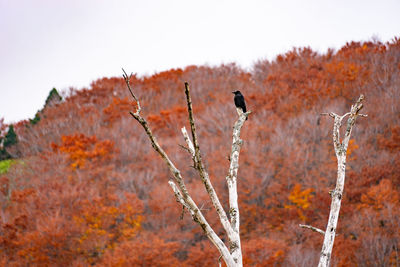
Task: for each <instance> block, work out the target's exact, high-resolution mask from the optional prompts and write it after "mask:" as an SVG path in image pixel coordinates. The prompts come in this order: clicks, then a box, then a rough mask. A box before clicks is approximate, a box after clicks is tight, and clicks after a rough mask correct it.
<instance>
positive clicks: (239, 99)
mask: <svg viewBox="0 0 400 267" xmlns="http://www.w3.org/2000/svg"><path fill="white" fill-rule="evenodd" d="M232 94H235V96H234V98H233V100H234V101H235V106H236V110H237V113H238V114H239V116H240V115H241V114H242V113H245V112H246V103H245V102H244V97H243V95H242V93H241V92H240V91H235V92H232ZM246 120H247V118H246Z"/></svg>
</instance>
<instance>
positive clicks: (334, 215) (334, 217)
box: [301, 95, 367, 267]
mask: <svg viewBox="0 0 400 267" xmlns="http://www.w3.org/2000/svg"><path fill="white" fill-rule="evenodd" d="M363 100H364V95H360V97H359V98H358V100H357V101H356V103H355V104H354V105H352V106H351V109H350V112H348V113H346V114H344V115H342V116H339V115H337V114H335V113H333V112H330V113H322V114H321V115H329V116H330V117H332V118H333V119H334V124H333V133H332V138H333V145H334V148H335V154H336V158H337V162H338V170H337V178H336V187H335V189H334V190H332V191H330V195H331V197H332V202H331V208H330V212H329V219H328V224H327V227H326V230H325V232H323V231H322V230H320V231H317V232H320V233H321V231H322V232H323V233H324V243H323V245H322V250H321V255H320V259H319V264H318V266H319V267H328V266H329V262H330V259H331V254H332V248H333V243H334V241H335V236H336V229H337V223H338V218H339V212H340V206H341V201H342V196H343V189H344V182H345V172H346V155H347V148H348V145H349V141H350V136H351V131H352V129H353V126H354V124H355V122H356V119H357V117H358V116H362V117H367V115H363V114H359V112H360V110H361V109H362V108H363V104H362V101H363ZM346 116H349V118H348V119H347V125H346V131H345V134H344V137H343V140H342V141H340V127H341V126H342V120H343V119H344V118H345V117H346ZM301 227H304V226H301ZM305 228H309V229H312V228H311V227H305ZM312 230H316V229H312ZM318 230H319V229H318Z"/></svg>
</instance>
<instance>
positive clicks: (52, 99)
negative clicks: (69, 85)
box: [44, 88, 62, 108]
mask: <svg viewBox="0 0 400 267" xmlns="http://www.w3.org/2000/svg"><path fill="white" fill-rule="evenodd" d="M61 100H62V97H61V96H60V94H59V93H58V91H57V89H56V88H53V89H51V91H50V93H49V95H48V96H47V99H46V103H45V104H44V107H45V108H46V107H47V106H49V105H51V104H53V103H58V102H60V101H61Z"/></svg>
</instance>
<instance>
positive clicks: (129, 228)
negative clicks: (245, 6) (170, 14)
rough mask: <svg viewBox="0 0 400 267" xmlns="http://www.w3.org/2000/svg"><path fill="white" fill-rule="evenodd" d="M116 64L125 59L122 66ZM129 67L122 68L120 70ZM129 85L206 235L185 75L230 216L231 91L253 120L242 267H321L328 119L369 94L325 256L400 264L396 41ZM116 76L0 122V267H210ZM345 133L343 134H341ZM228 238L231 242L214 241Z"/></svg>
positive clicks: (176, 73) (242, 186)
mask: <svg viewBox="0 0 400 267" xmlns="http://www.w3.org/2000/svg"><path fill="white" fill-rule="evenodd" d="M121 67H124V66H121ZM127 71H129V70H127ZM130 82H131V85H132V86H133V89H134V91H135V93H136V94H137V96H138V98H139V99H140V104H141V105H142V111H141V114H142V115H143V116H145V117H146V118H147V120H148V122H149V125H150V126H151V128H152V130H153V134H154V135H155V136H156V138H157V140H158V142H159V143H160V145H161V146H162V148H163V149H164V150H165V151H166V152H167V153H168V155H169V156H170V157H171V160H173V161H174V162H175V163H176V165H177V167H179V169H180V170H181V172H182V176H183V177H184V178H185V182H186V186H187V188H188V190H189V191H190V194H191V195H192V197H193V198H194V199H195V200H196V202H197V203H198V205H199V207H200V208H201V211H202V212H203V213H204V215H205V216H206V217H207V220H208V222H209V223H210V224H211V225H212V227H213V229H214V230H215V232H216V233H217V234H218V235H220V236H221V237H222V238H224V231H223V228H222V226H221V224H220V222H219V220H218V217H217V215H216V213H215V210H214V209H213V207H212V204H211V202H210V199H209V197H208V195H207V192H206V191H205V190H204V185H203V184H202V183H201V180H200V178H199V175H198V174H197V172H196V171H195V170H194V168H193V167H192V165H193V163H192V162H191V158H190V157H189V156H188V153H187V151H185V149H183V148H182V146H183V145H185V141H184V139H183V138H182V134H181V132H180V129H181V127H183V126H186V128H187V129H190V125H189V122H188V119H187V117H188V113H187V106H186V99H185V86H184V82H188V83H189V84H190V88H191V94H192V103H193V112H194V116H195V118H196V123H197V134H198V139H199V146H200V149H201V152H202V157H203V161H204V165H205V168H206V169H207V171H208V173H209V175H210V179H211V181H212V183H213V186H214V188H215V190H216V192H217V194H218V196H219V198H220V200H221V203H222V205H223V206H224V208H225V209H226V210H228V209H229V207H228V191H227V184H226V179H225V177H226V176H227V171H228V168H229V160H230V159H229V155H230V149H231V145H232V127H233V124H234V122H235V121H236V120H237V118H238V115H237V113H236V109H235V106H234V104H233V94H232V93H231V92H232V91H236V90H240V91H241V92H242V93H243V95H244V96H245V98H246V104H247V108H248V110H251V114H250V115H249V117H248V120H247V121H246V122H245V124H244V126H243V128H242V131H241V138H242V139H243V142H244V143H243V145H242V148H241V153H240V160H239V164H240V168H239V173H238V195H239V209H240V231H241V232H240V237H241V244H242V250H243V264H244V266H304V267H306V266H316V265H317V264H318V259H319V255H320V252H321V246H322V242H323V236H322V235H321V234H319V233H316V232H313V231H310V230H309V229H304V228H300V227H299V224H308V225H313V226H315V227H318V228H320V229H325V227H326V224H327V220H328V214H329V207H330V203H331V196H330V194H329V192H330V190H332V189H334V187H335V183H336V172H337V162H336V157H335V151H334V147H333V143H332V127H333V120H332V118H330V117H329V116H321V113H324V112H335V113H337V114H344V113H346V112H348V111H349V109H350V107H351V105H352V104H353V103H354V101H355V100H356V99H357V98H358V97H359V96H360V95H361V94H364V96H365V100H364V103H363V104H364V108H363V110H362V111H363V113H364V114H368V117H363V118H359V119H357V122H356V124H355V125H354V129H353V132H352V135H351V139H350V142H349V147H348V151H347V166H346V181H345V186H344V194H343V199H342V207H341V210H340V217H339V222H338V228H337V236H336V239H335V243H334V246H333V252H332V259H331V266H400V251H399V250H400V227H399V221H400V167H399V166H400V39H399V38H394V39H393V40H392V41H390V42H387V43H381V42H379V41H367V42H351V43H347V44H346V45H345V46H343V47H342V48H341V49H339V50H337V51H335V50H328V51H327V52H326V53H323V54H321V53H317V52H315V51H313V50H311V49H310V48H293V49H292V50H291V51H288V52H287V53H286V54H282V55H278V56H277V57H276V58H275V59H274V60H271V61H270V60H259V61H258V62H256V63H254V65H253V67H252V68H251V69H249V70H246V69H243V68H241V67H240V66H238V65H236V64H233V63H232V64H225V65H220V66H212V67H211V66H187V67H185V68H183V69H171V70H168V71H164V72H160V73H156V74H154V75H149V76H137V75H133V76H132V77H131V79H130ZM135 108H136V106H135V103H134V101H132V97H131V95H130V93H129V90H128V89H127V87H126V84H125V81H124V79H123V78H122V71H121V77H112V78H101V79H98V80H96V81H94V82H93V83H92V84H91V86H90V87H89V88H83V89H79V90H76V89H70V90H69V91H57V90H56V89H53V90H51V91H50V93H49V97H48V98H47V99H46V101H45V103H44V106H43V108H42V109H40V110H39V111H38V112H37V113H36V114H34V116H32V119H30V120H26V121H20V122H17V123H15V124H13V125H7V124H6V123H4V120H2V119H1V118H0V160H1V161H0V204H1V209H0V266H90V265H93V266H218V263H219V257H220V254H219V253H218V250H217V249H216V248H215V247H214V246H213V244H212V243H211V242H210V241H209V240H208V239H207V237H206V236H205V235H204V233H203V231H202V229H201V227H199V225H198V224H196V223H195V222H193V220H192V217H191V216H190V214H189V213H187V212H184V211H183V210H182V205H180V204H179V203H177V202H176V199H175V197H174V194H173V192H172V190H171V188H170V186H169V185H168V180H170V179H171V174H170V172H169V171H168V168H167V166H166V165H165V164H164V162H163V161H162V160H161V158H160V157H159V155H158V154H157V153H156V152H155V151H154V150H153V148H152V146H151V143H150V141H149V140H148V138H147V136H146V133H145V132H144V131H143V128H142V127H141V126H140V124H139V123H137V121H135V119H133V118H132V116H130V115H129V112H130V111H133V110H134V109H135ZM343 131H344V130H343ZM223 240H224V241H226V239H223Z"/></svg>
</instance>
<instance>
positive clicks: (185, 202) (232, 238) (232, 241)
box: [123, 70, 250, 267]
mask: <svg viewBox="0 0 400 267" xmlns="http://www.w3.org/2000/svg"><path fill="white" fill-rule="evenodd" d="M123 72H124V74H123V77H124V79H125V82H126V85H127V87H128V89H129V91H130V93H131V95H132V97H133V99H134V100H135V101H136V104H137V110H136V112H130V114H131V115H132V117H133V118H135V119H136V120H137V121H138V122H139V123H140V124H141V125H142V127H143V129H144V130H145V132H146V134H147V136H148V138H149V140H150V142H151V145H152V147H153V148H154V150H155V151H156V152H157V153H158V154H159V155H160V156H161V158H162V159H163V160H164V162H165V163H166V164H167V166H168V168H169V170H170V172H171V173H172V175H173V179H174V180H170V181H169V182H168V184H169V185H170V186H171V188H172V191H173V192H174V195H175V198H176V201H177V202H179V203H180V204H181V205H182V207H184V208H186V209H187V210H188V211H189V213H190V214H191V216H192V218H193V220H194V221H195V222H197V223H198V224H199V225H200V226H201V228H202V229H203V231H204V233H205V235H206V236H207V237H208V238H209V239H210V241H211V242H212V243H213V244H214V245H215V246H216V247H217V249H218V250H219V252H220V254H221V257H222V258H223V259H224V261H225V263H226V265H227V266H235V267H236V266H243V263H242V252H241V246H240V235H239V208H238V201H237V188H236V187H237V186H236V183H237V171H238V167H239V163H238V161H239V152H240V145H241V144H242V141H241V140H240V129H241V128H242V126H243V123H244V121H245V119H246V118H247V116H248V115H249V113H250V112H247V113H244V114H242V115H240V117H239V119H238V121H237V122H236V123H235V126H234V131H233V145H232V155H231V158H232V160H231V166H230V170H229V175H228V177H227V181H228V187H229V195H230V197H229V201H230V207H231V209H230V215H231V222H230V221H229V219H228V216H227V215H226V213H225V210H224V209H223V207H222V205H221V203H220V201H219V199H218V197H217V194H216V192H215V190H214V188H213V186H212V184H211V181H210V178H209V175H208V173H207V171H206V170H205V168H204V165H203V162H202V160H201V154H200V148H199V144H198V141H197V135H196V127H195V123H194V118H193V112H192V103H191V98H190V92H189V85H188V83H185V93H186V100H187V104H188V113H189V122H190V126H191V132H192V140H193V143H192V141H191V140H190V138H189V135H188V133H187V131H186V128H185V127H183V128H182V129H181V130H182V134H183V136H184V139H185V141H186V144H187V147H188V148H187V150H188V151H189V153H190V154H191V156H192V159H193V162H194V167H195V168H196V169H197V170H198V172H199V174H200V177H201V179H202V181H203V183H204V185H205V188H206V191H207V193H208V195H209V196H210V199H211V201H212V203H213V205H214V208H215V209H216V211H217V214H218V216H219V219H220V221H221V224H222V226H223V227H224V229H225V231H226V233H227V235H228V239H229V249H228V248H227V246H226V245H225V244H224V242H223V241H222V240H221V238H220V237H218V236H217V234H216V233H215V232H214V230H213V229H212V228H211V226H210V225H209V223H208V222H207V220H206V219H205V217H204V216H203V214H202V212H201V209H199V208H198V207H197V205H196V203H195V202H194V201H193V199H192V198H191V196H190V194H189V192H188V190H187V188H186V185H185V183H184V180H183V178H182V176H181V173H180V171H179V170H178V169H177V168H176V167H175V165H174V164H173V162H172V161H171V160H170V159H169V157H168V155H167V154H166V152H165V151H164V150H163V149H162V148H161V146H160V145H159V143H158V142H157V140H156V138H155V137H154V135H153V133H152V131H151V129H150V126H149V124H148V122H147V120H146V119H145V118H144V117H142V116H141V115H140V111H141V108H140V104H139V100H138V98H137V97H136V95H135V94H134V93H133V91H132V88H131V86H130V83H129V80H130V78H131V77H128V75H127V74H126V72H125V70H123Z"/></svg>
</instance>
